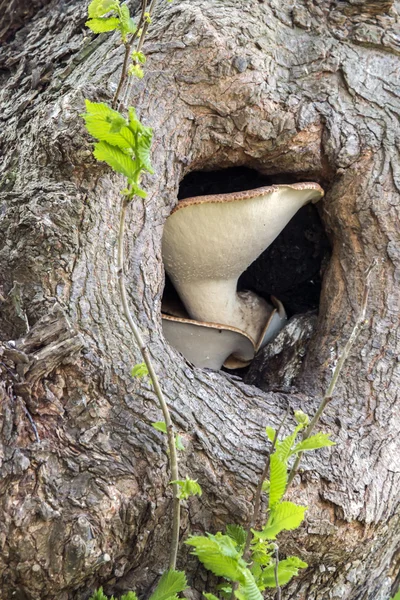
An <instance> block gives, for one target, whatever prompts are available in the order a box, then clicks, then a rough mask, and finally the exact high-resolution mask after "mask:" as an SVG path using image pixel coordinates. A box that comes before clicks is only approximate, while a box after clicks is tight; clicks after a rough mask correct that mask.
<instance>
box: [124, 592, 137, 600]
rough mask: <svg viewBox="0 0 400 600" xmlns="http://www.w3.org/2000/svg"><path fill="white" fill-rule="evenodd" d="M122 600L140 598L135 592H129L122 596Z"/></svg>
mask: <svg viewBox="0 0 400 600" xmlns="http://www.w3.org/2000/svg"><path fill="white" fill-rule="evenodd" d="M120 600H138V597H137V595H136V594H135V592H128V593H127V594H124V595H123V596H121V598H120Z"/></svg>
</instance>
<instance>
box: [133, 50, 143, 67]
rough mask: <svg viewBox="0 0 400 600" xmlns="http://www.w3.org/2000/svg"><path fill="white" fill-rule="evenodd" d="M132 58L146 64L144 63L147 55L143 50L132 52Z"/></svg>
mask: <svg viewBox="0 0 400 600" xmlns="http://www.w3.org/2000/svg"><path fill="white" fill-rule="evenodd" d="M131 58H132V60H133V61H135V62H139V63H142V65H144V63H145V62H146V57H145V55H144V54H143V52H136V51H135V52H132V54H131Z"/></svg>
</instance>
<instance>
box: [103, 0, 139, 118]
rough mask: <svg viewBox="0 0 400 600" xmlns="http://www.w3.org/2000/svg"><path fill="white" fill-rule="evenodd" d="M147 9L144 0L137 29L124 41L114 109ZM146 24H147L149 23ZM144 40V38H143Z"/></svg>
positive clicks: (113, 102) (113, 104) (113, 103)
mask: <svg viewBox="0 0 400 600" xmlns="http://www.w3.org/2000/svg"><path fill="white" fill-rule="evenodd" d="M146 9H147V0H142V10H141V14H140V18H139V23H138V26H137V29H136V31H135V33H133V34H132V35H131V36H130V38H129V41H128V42H125V43H124V46H125V54H124V62H123V64H122V71H121V76H120V78H119V82H118V86H117V89H116V92H115V94H114V98H113V101H112V104H111V106H112V108H114V109H115V108H117V105H118V99H119V96H120V94H121V91H122V88H123V86H124V83H125V81H126V78H127V73H128V64H129V56H130V53H131V52H132V47H133V44H134V42H135V40H136V38H137V36H138V34H139V31H140V30H141V29H142V27H143V23H144V15H145V13H146ZM145 25H147V23H146V24H145ZM143 31H144V28H143V29H142V35H141V36H140V39H142V37H143ZM146 31H147V28H146ZM143 40H144V38H143ZM142 46H143V42H142Z"/></svg>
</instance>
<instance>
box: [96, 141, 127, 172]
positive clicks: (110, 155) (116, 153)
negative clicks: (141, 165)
mask: <svg viewBox="0 0 400 600" xmlns="http://www.w3.org/2000/svg"><path fill="white" fill-rule="evenodd" d="M93 155H94V157H95V158H97V160H100V161H104V162H106V163H107V164H108V165H109V166H110V167H111V168H112V169H114V171H117V173H122V175H125V177H128V178H129V179H135V178H136V177H137V175H138V168H137V166H136V164H135V162H134V161H133V160H132V158H131V157H130V156H129V155H128V154H125V152H123V151H122V150H121V149H120V148H117V147H116V146H111V144H108V143H107V142H98V143H97V144H95V147H94V151H93Z"/></svg>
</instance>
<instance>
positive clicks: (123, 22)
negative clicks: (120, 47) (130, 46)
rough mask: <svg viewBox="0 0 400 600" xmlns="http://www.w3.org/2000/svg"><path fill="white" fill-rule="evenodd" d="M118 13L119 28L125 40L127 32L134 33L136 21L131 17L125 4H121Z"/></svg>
mask: <svg viewBox="0 0 400 600" xmlns="http://www.w3.org/2000/svg"><path fill="white" fill-rule="evenodd" d="M118 15H119V18H120V24H119V30H120V32H121V36H122V39H123V40H124V41H125V40H126V36H127V35H128V33H135V31H136V23H135V21H134V20H133V19H132V17H131V15H130V13H129V8H128V6H127V5H126V4H123V5H122V6H121V7H120V8H119V10H118Z"/></svg>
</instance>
